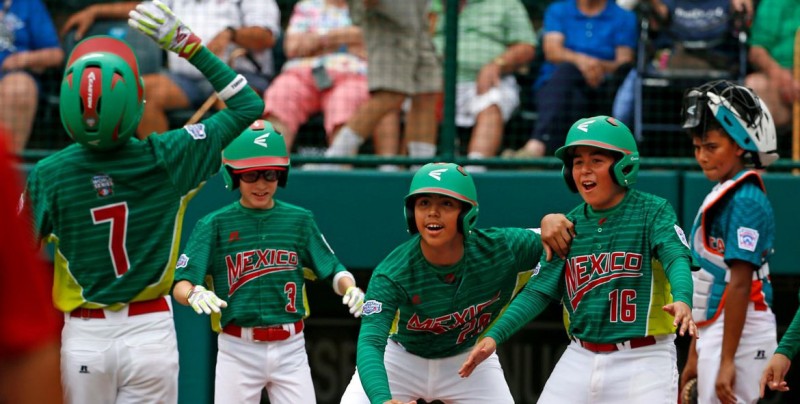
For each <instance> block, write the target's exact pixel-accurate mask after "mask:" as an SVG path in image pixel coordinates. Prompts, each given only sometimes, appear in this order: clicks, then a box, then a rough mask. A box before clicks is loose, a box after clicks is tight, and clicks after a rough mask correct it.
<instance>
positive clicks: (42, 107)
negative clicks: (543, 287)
mask: <svg viewBox="0 0 800 404" xmlns="http://www.w3.org/2000/svg"><path fill="white" fill-rule="evenodd" d="M117 1H118V0H117ZM276 1H277V3H278V6H279V8H280V11H281V20H282V24H283V26H284V27H285V26H286V25H287V24H288V18H289V16H290V14H291V11H292V8H293V7H294V5H295V4H296V3H297V1H298V0H276ZM552 1H553V0H523V3H524V5H525V7H526V9H527V10H528V12H529V16H530V18H531V20H532V22H533V24H534V28H535V29H537V30H539V29H540V28H541V26H542V19H543V14H544V10H545V8H546V7H547V6H548V5H549V4H550V3H551V2H552ZM96 2H99V1H98V0H63V1H55V0H46V1H45V3H46V4H47V6H48V7H49V9H50V10H51V13H52V15H53V19H54V21H55V22H56V26H57V29H60V25H61V24H63V22H64V21H65V20H66V17H67V16H69V15H70V14H71V13H73V12H75V11H76V10H80V9H82V8H83V7H85V6H87V5H89V4H92V3H96ZM103 24H107V25H102V24H100V26H98V27H95V28H93V32H95V33H106V34H111V35H112V36H117V37H122V38H124V39H130V38H132V40H134V41H135V35H134V34H132V33H130V32H127V31H126V26H125V25H124V22H120V23H119V24H115V23H113V22H104V23H103ZM127 36H130V38H128V37H127ZM279 42H282V37H280V38H279ZM62 43H63V45H64V47H65V49H66V50H69V49H70V48H71V46H74V42H73V41H70V40H69V39H68V38H62ZM540 45H541V41H540ZM273 53H274V57H275V60H276V71H279V69H280V66H281V65H282V64H283V62H285V60H286V56H285V54H284V53H283V46H282V43H279V44H278V45H276V47H275V48H274V49H273ZM152 56H153V54H152V53H146V52H140V54H139V58H140V63H145V64H148V63H153V59H155V60H156V62H155V63H159V64H160V65H161V66H163V63H164V61H165V60H166V58H163V57H156V58H153V57H152ZM542 60H543V55H542V50H541V46H539V47H538V48H537V57H536V58H535V59H534V61H533V62H532V63H531V65H530V66H528V68H527V69H523V71H520V72H518V73H517V74H516V76H517V80H518V82H519V84H520V89H521V90H520V91H521V93H520V101H521V105H520V107H519V108H518V109H517V111H516V112H515V113H514V114H513V116H512V119H511V120H510V121H509V122H508V123H507V124H506V128H505V134H504V138H503V143H502V146H501V148H500V150H499V151H498V153H500V152H501V151H502V150H503V149H517V148H519V147H521V146H522V145H523V144H524V143H525V142H526V141H527V140H528V137H529V135H530V134H531V132H532V130H533V126H534V124H535V121H536V116H537V113H536V106H535V102H534V97H533V94H532V91H531V87H532V84H533V82H534V81H535V79H536V74H537V71H538V67H539V65H540V64H541V63H542ZM62 73H63V68H59V69H49V70H47V71H46V72H45V73H44V74H43V75H42V78H41V82H42V87H41V96H40V102H39V109H38V112H37V117H36V120H35V123H34V128H33V133H32V135H31V138H30V140H29V142H28V146H27V149H26V152H24V154H23V156H22V157H23V158H24V160H26V161H28V162H35V161H36V160H38V159H39V158H41V157H42V156H45V155H47V154H49V153H51V152H52V151H54V150H58V149H60V148H63V147H64V146H66V145H68V144H69V143H70V142H71V140H70V139H69V138H68V137H67V135H66V133H65V131H64V129H63V127H62V125H61V123H60V119H59V116H58V94H59V89H60V79H61V75H62ZM681 94H682V91H681V89H676V88H664V89H662V90H661V91H655V92H653V93H651V94H649V95H648V99H647V102H648V105H647V106H646V108H645V112H644V113H645V114H648V116H649V118H650V119H651V120H653V121H655V122H672V123H675V121H676V117H678V116H679V108H680V96H681ZM193 113H194V110H178V111H172V112H170V113H169V119H170V124H171V126H172V127H180V126H182V125H183V124H184V123H185V122H186V120H187V119H188V118H189V117H190V116H191V115H192V114H193ZM609 113H610V111H609ZM442 127H444V124H443V126H442ZM441 133H442V130H441V129H440V138H441ZM644 139H645V141H644V142H643V143H642V144H640V152H641V153H642V155H643V156H653V157H659V158H666V160H664V159H661V160H651V162H654V161H657V162H658V163H657V164H656V163H654V164H656V165H671V164H672V163H671V162H670V161H671V160H669V158H671V157H681V158H684V159H687V158H690V157H691V147H690V144H689V142H688V140H687V139H686V137H685V136H681V135H678V136H671V137H664V136H663V135H662V134H659V133H653V134H652V136H648V133H646V132H645V133H644ZM468 140H469V131H467V130H458V131H457V132H456V136H455V142H454V144H452V145H446V144H440V147H439V150H440V153H444V155H450V154H448V149H450V148H451V147H452V148H453V150H454V153H453V154H452V155H455V156H456V159H458V158H463V154H464V153H465V148H466V144H467V143H468ZM325 147H326V137H325V133H324V130H323V126H322V117H321V116H319V115H318V116H315V117H312V118H311V119H310V120H309V122H307V123H306V124H304V125H302V126H301V127H300V130H299V133H298V134H297V141H296V142H295V145H294V148H293V152H294V153H295V154H296V156H293V157H294V158H293V161H295V162H298V163H302V162H304V161H305V160H309V159H310V160H311V161H313V160H314V159H315V158H316V159H319V158H320V157H319V154H320V153H321V151H322V150H324V148H325ZM361 152H362V153H363V155H362V156H369V154H370V153H372V144H371V142H369V141H368V142H367V143H366V144H365V145H364V146H362V149H361ZM779 152H780V154H781V155H782V156H784V157H786V156H790V155H791V139H790V137H789V136H787V135H785V134H783V135H781V136H779ZM359 158H361V159H362V160H361V163H362V164H361V165H366V166H371V165H373V164H374V163H373V162H374V161H375V159H370V158H369V157H359ZM487 163H488V164H487V165H488V166H489V167H501V166H502V167H512V168H519V167H529V166H539V167H554V166H557V165H558V164H557V162H555V161H553V160H552V158H545V159H540V161H509V160H505V159H501V158H495V159H490V160H489V161H487ZM779 163H780V164H778V165H777V166H776V167H777V168H778V169H780V167H782V164H786V160H785V159H782V161H781V162H779ZM677 164H679V165H681V164H682V165H685V166H691V164H687V163H685V162H680V161H678V163H677Z"/></svg>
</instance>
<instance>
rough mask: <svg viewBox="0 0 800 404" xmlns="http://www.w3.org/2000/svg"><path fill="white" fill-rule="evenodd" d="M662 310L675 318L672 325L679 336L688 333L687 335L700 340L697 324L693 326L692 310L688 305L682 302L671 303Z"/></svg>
mask: <svg viewBox="0 0 800 404" xmlns="http://www.w3.org/2000/svg"><path fill="white" fill-rule="evenodd" d="M662 309H663V310H664V311H666V312H667V313H669V314H671V315H672V316H673V317H675V321H674V322H673V323H672V325H673V326H675V327H678V333H679V334H680V335H681V336H684V335H686V332H687V331H688V332H689V335H691V336H692V337H694V338H700V335H699V334H698V333H697V324H695V323H694V319H692V309H690V308H689V305H688V304H686V303H684V302H673V303H670V304H668V305H666V306H664V307H662Z"/></svg>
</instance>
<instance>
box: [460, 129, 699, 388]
mask: <svg viewBox="0 0 800 404" xmlns="http://www.w3.org/2000/svg"><path fill="white" fill-rule="evenodd" d="M555 154H556V157H558V158H559V159H561V160H562V161H563V162H564V169H563V173H564V179H565V180H566V182H567V186H568V187H569V188H570V190H572V191H573V192H578V193H580V195H581V197H582V198H583V200H584V203H581V204H580V205H578V206H577V207H576V208H575V209H573V210H572V211H571V212H570V213H568V214H567V217H569V218H571V219H572V220H573V221H574V223H575V233H577V235H576V236H575V238H574V239H573V240H572V246H571V248H570V251H569V254H568V255H567V257H566V260H561V259H557V260H553V261H550V262H548V263H543V264H542V268H541V270H540V271H539V272H538V273H537V274H536V275H534V277H533V279H532V280H531V282H529V283H528V285H527V286H526V287H525V289H524V290H523V291H522V292H521V293H520V295H519V296H518V297H517V298H516V299H514V301H513V302H512V303H511V305H510V306H509V308H508V310H507V311H506V313H505V314H504V315H503V316H502V317H500V319H499V320H498V322H497V324H495V326H494V327H493V328H492V329H490V330H489V332H488V333H487V334H486V337H485V338H484V339H483V340H481V341H480V342H479V343H478V344H477V345H476V346H475V348H474V349H473V351H472V353H471V354H470V356H469V358H468V359H467V361H466V362H465V363H464V366H463V367H462V368H461V369H460V371H459V373H460V374H461V375H462V376H464V377H466V376H469V375H470V374H471V373H472V372H473V371H474V369H475V366H476V365H477V364H478V363H480V362H481V361H483V360H484V359H485V358H486V357H487V356H489V355H493V354H494V351H495V349H496V345H497V344H499V343H502V342H504V341H506V340H508V338H509V337H510V336H511V335H512V334H513V333H514V332H516V331H517V330H519V329H520V328H522V326H524V325H525V324H526V323H528V322H529V321H531V320H532V319H534V318H535V317H536V316H537V315H539V313H541V312H542V311H543V310H544V309H545V307H547V304H548V303H549V302H550V301H551V300H560V301H561V303H562V304H563V307H564V312H565V316H564V319H565V325H566V327H567V331H568V334H569V336H570V338H571V339H572V342H571V343H570V344H569V346H568V347H567V350H566V351H565V352H564V354H563V356H562V357H561V359H560V360H559V361H558V364H557V365H556V367H555V369H554V370H553V373H552V374H551V375H550V378H549V379H548V380H547V383H546V385H545V387H544V391H542V394H541V396H540V397H539V402H540V403H590V402H591V403H629V402H636V403H657V402H658V403H675V402H676V401H677V399H678V383H677V381H678V369H677V366H676V360H677V356H676V349H675V344H674V339H675V327H678V326H679V327H680V334H681V335H684V334H685V333H686V332H687V331H688V333H689V334H690V335H696V327H695V325H694V323H693V321H692V317H691V302H692V301H691V298H692V280H691V275H690V264H691V254H690V251H689V248H688V245H687V243H686V237H685V236H684V233H683V231H682V230H681V228H680V227H679V226H678V224H677V217H676V215H675V212H674V211H673V209H672V207H671V206H670V204H669V202H667V201H666V200H664V199H662V198H660V197H657V196H655V195H651V194H648V193H645V192H641V191H638V190H636V189H633V188H631V185H633V184H634V183H635V182H636V176H637V174H638V172H639V152H638V151H637V148H636V142H635V141H634V139H633V135H632V134H631V132H630V130H629V129H628V128H627V127H626V126H625V125H624V124H622V123H621V122H619V121H617V120H616V119H614V118H611V117H607V116H596V117H592V118H585V119H580V120H578V121H577V122H575V123H574V124H573V125H572V127H571V128H570V130H569V132H568V133H567V140H566V142H565V145H564V146H562V147H561V148H559V149H558V150H556V153H555ZM673 317H674V318H673Z"/></svg>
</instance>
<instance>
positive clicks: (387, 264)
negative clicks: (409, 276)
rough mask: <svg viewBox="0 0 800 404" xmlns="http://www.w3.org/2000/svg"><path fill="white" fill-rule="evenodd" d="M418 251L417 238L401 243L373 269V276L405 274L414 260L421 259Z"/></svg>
mask: <svg viewBox="0 0 800 404" xmlns="http://www.w3.org/2000/svg"><path fill="white" fill-rule="evenodd" d="M421 255H422V253H421V252H420V249H419V236H418V235H417V236H415V237H411V239H409V240H407V241H405V242H403V243H402V244H400V245H399V246H397V247H395V248H394V250H392V252H390V253H389V254H388V255H387V256H386V257H384V258H383V260H381V262H380V263H379V264H378V266H376V267H375V271H374V272H373V275H374V274H378V273H384V274H399V273H402V272H405V271H407V270H408V268H410V267H411V266H412V263H413V262H414V261H415V259H417V258H419V257H421Z"/></svg>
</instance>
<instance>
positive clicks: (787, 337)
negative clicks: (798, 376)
mask: <svg viewBox="0 0 800 404" xmlns="http://www.w3.org/2000/svg"><path fill="white" fill-rule="evenodd" d="M798 350H800V310H798V311H797V312H795V313H794V319H792V323H791V324H789V328H788V329H787V330H786V332H785V333H784V334H783V337H781V342H780V343H779V344H778V349H776V350H775V353H779V354H783V355H786V357H787V358H789V359H792V358H794V356H795V355H797V351H798Z"/></svg>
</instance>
